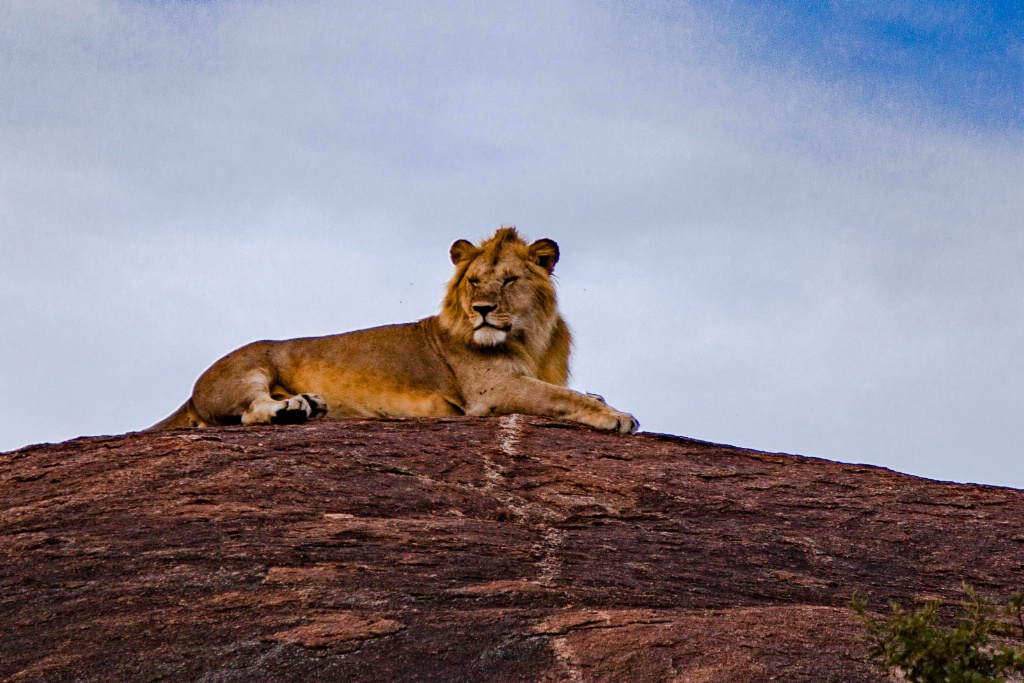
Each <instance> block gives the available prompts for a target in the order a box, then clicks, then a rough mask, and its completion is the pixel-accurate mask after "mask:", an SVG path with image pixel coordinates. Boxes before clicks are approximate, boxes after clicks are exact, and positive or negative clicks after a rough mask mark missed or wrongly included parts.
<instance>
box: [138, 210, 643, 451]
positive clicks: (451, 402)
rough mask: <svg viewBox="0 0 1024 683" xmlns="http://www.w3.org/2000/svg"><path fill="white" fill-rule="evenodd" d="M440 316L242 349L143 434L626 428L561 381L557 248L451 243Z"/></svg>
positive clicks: (632, 425)
mask: <svg viewBox="0 0 1024 683" xmlns="http://www.w3.org/2000/svg"><path fill="white" fill-rule="evenodd" d="M451 256H452V261H453V262H454V264H455V266H456V272H455V276H454V277H453V279H452V281H451V283H450V284H449V288H448V293H447V295H446V297H445V301H444V305H443V309H442V312H441V314H440V315H438V316H433V317H430V318H425V319H423V320H420V321H419V322H415V323H406V324H401V325H387V326H384V327H375V328H372V329H368V330H359V331H357V332H348V333H346V334H338V335H331V336H327V337H309V338H304V339H291V340H287V341H260V342H254V343H252V344H248V345H246V346H243V347H242V348H240V349H238V350H236V351H233V352H231V353H229V354H228V355H227V356H225V357H224V358H221V359H220V360H219V361H217V362H216V363H214V364H213V366H211V367H210V369H208V370H207V371H206V372H204V373H203V374H202V376H200V378H199V380H198V381H197V382H196V385H195V388H194V389H193V392H192V396H191V398H189V400H188V401H187V402H186V403H185V404H184V405H183V406H182V407H181V408H180V409H178V411H177V412H175V413H174V414H173V415H171V416H170V417H168V418H167V419H165V420H163V421H162V422H160V423H158V424H156V425H154V426H153V427H151V428H150V429H154V430H157V429H173V428H178V427H206V426H214V425H223V424H238V423H243V424H261V423H263V424H265V423H290V422H303V421H305V420H306V419H308V418H311V417H320V416H322V415H326V416H327V417H331V418H345V417H440V416H446V415H474V416H486V415H507V414H511V413H524V414H532V415H545V416H548V417H555V418H559V419H566V420H572V421H574V422H580V423H583V424H587V425H590V426H593V427H597V428H598V429H608V430H617V431H623V432H632V431H635V430H636V428H637V423H636V420H635V419H634V418H632V417H631V416H630V415H627V414H626V413H621V412H619V411H617V410H613V409H612V408H610V407H608V406H607V405H605V403H604V402H603V401H601V400H599V399H597V398H594V397H592V396H588V395H585V394H581V393H579V392H575V391H572V390H571V389H568V388H566V386H565V384H566V382H567V381H568V377H569V351H570V346H571V338H570V335H569V329H568V327H567V326H566V325H565V322H564V321H563V320H562V318H561V316H560V315H559V314H558V310H557V307H556V302H555V294H554V287H553V286H552V283H551V270H552V269H553V268H554V264H555V262H556V261H557V260H558V247H557V245H555V243H554V242H552V241H551V240H539V241H537V242H535V243H533V244H532V245H527V244H526V243H525V242H524V241H523V240H522V239H521V238H520V237H519V236H518V234H516V232H515V230H514V229H511V228H502V229H501V230H499V231H498V232H497V233H496V234H495V235H494V236H493V237H492V238H491V239H489V240H487V241H486V242H484V243H483V244H482V245H480V246H479V247H476V246H473V245H472V244H470V243H469V242H466V241H464V240H459V241H458V242H456V243H455V244H453V245H452V249H451Z"/></svg>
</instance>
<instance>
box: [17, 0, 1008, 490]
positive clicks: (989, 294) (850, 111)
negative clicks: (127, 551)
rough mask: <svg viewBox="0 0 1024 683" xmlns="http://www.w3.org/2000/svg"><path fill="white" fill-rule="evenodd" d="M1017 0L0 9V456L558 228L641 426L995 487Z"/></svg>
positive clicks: (106, 428)
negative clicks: (519, 237) (252, 347)
mask: <svg viewBox="0 0 1024 683" xmlns="http://www.w3.org/2000/svg"><path fill="white" fill-rule="evenodd" d="M1022 143H1024V9H1021V8H1020V7H1017V6H1016V5H1015V4H1012V3H982V2H973V1H971V2H967V1H952V0H950V1H946V0H937V1H935V2H927V3H926V2H919V1H916V0H874V1H872V2H868V1H867V0H863V1H862V0H851V1H849V2H843V3H838V2H826V3H811V2H804V1H803V0H799V1H798V0H792V1H789V2H783V1H781V0H728V1H725V2H722V1H720V0H716V1H714V2H713V1H711V0H680V1H678V2H639V1H631V2H610V1H609V2H599V1H594V2H582V1H575V0H565V1H563V2H558V3H551V2H530V1H525V2H519V3H476V2H432V3H421V2H401V1H396V2H389V3H371V2H350V3H336V2H330V1H313V0H290V1H289V2H283V1H280V2H269V1H267V2H260V1H253V2H241V1H230V2H229V1H213V2H195V1H190V2H186V1H184V0H180V1H175V0H166V1H163V2H141V1H135V2H128V1H116V0H76V1H75V2H60V3H40V2H37V1H36V0H7V1H5V2H4V3H2V4H0V357H2V358H4V359H5V360H4V364H3V366H2V367H3V368H4V380H5V385H6V386H5V391H4V392H3V398H2V399H0V401H2V403H0V450H8V449H14V448H18V447H21V446H24V445H26V444H30V443H37V442H56V441H61V440H64V439H69V438H73V437H76V436H80V435H96V434H117V433H123V432H126V431H132V430H137V429H141V428H144V427H147V426H149V425H151V424H153V423H155V422H157V421H158V420H160V419H162V418H163V417H165V416H166V415H168V414H169V413H170V412H172V411H173V410H174V409H176V408H177V406H179V405H180V404H181V403H182V402H183V401H184V400H185V398H187V396H188V395H189V392H190V390H191V387H192V384H193V382H194V381H195V379H196V378H197V377H198V376H199V374H200V373H201V372H202V371H203V370H204V369H205V368H206V367H208V366H209V365H210V364H211V363H212V362H213V361H214V360H216V359H217V358H219V357H220V356H222V355H224V354H225V353H226V352H228V351H230V350H231V349H233V348H237V347H238V346H241V345H243V344H245V343H247V342H249V341H253V340H256V339H283V338H290V337H297V336H307V335H319V334H330V333H336V332H342V331H347V330H353V329H359V328H364V327H369V326H374V325H381V324H387V323H394V322H402V321H410V320H415V319H419V318H422V317H425V316H428V315H432V314H434V313H435V312H436V311H437V309H438V304H439V302H440V299H441V297H442V294H443V291H444V285H445V283H446V281H447V279H448V278H449V276H450V272H451V264H450V262H449V260H448V253H447V252H448V247H449V245H450V244H451V243H452V242H453V241H455V240H456V239H460V238H467V239H471V240H479V239H481V238H484V237H486V236H487V235H489V234H490V233H491V232H493V230H494V229H496V228H497V227H499V226H501V225H516V226H517V227H518V228H519V229H520V231H521V232H523V233H524V234H526V235H527V236H529V237H530V238H533V239H536V238H540V237H548V238H551V239H554V240H556V241H557V242H558V243H559V245H560V247H561V254H562V256H561V260H560V262H559V263H558V265H557V267H556V270H555V273H556V275H557V278H558V288H559V295H560V304H561V309H562V313H563V315H564V317H565V318H566V320H567V321H568V322H569V325H570V326H571V328H572V329H573V332H574V335H575V344H576V346H575V353H574V357H573V379H572V386H573V387H575V388H578V389H581V390H584V391H590V392H596V393H600V394H602V395H603V396H605V397H606V399H607V400H608V402H609V403H610V404H611V405H613V406H615V407H617V408H620V409H622V410H626V411H628V412H631V413H633V414H634V415H636V416H637V417H638V418H639V420H640V422H641V425H642V428H643V429H644V430H648V431H657V432H666V433H671V434H678V435H683V436H689V437H693V438H697V439H703V440H707V441H714V442H719V443H728V444H734V445H738V446H743V447H748V448H753V449H757V450H766V451H781V452H788V453H799V454H803V455H811V456H817V457H824V458H829V459H833V460H841V461H846V462H858V463H871V464H876V465H881V466H884V467H889V468H892V469H895V470H899V471H903V472H909V473H912V474H918V475H922V476H927V477H931V478H936V479H943V480H953V481H969V482H981V483H992V484H999V485H1005V486H1014V487H1024V452H1022V451H1024V446H1022V444H1024V419H1022V418H1024V381H1022V380H1024V354H1022V353H1021V349H1022V348H1024V230H1022V228H1024V225H1022V216H1024V144H1022Z"/></svg>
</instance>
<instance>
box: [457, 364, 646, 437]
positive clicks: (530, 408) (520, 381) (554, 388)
mask: <svg viewBox="0 0 1024 683" xmlns="http://www.w3.org/2000/svg"><path fill="white" fill-rule="evenodd" d="M509 413H525V414H527V415H543V416H545V417H554V418H558V419H561V420H571V421H573V422H579V423H581V424H585V425H590V426H591V427H595V428H597V429H605V430H608V431H614V432H623V433H625V434H632V433H633V432H635V431H636V430H637V429H639V428H640V423H639V422H638V421H637V419H636V418H635V417H633V416H632V415H630V414H629V413H623V412H621V411H618V410H615V409H614V408H612V407H611V406H609V405H608V404H606V403H605V402H604V399H603V398H601V397H600V396H598V397H593V396H591V395H588V394H581V393H579V392H577V391H573V390H572V389H567V388H566V387H561V386H558V385H555V384H549V383H548V382H543V381H541V380H537V379H533V378H530V377H522V376H519V377H515V378H514V379H512V378H510V380H509V381H508V382H507V383H505V384H504V385H502V386H501V388H500V389H490V390H484V391H481V392H479V393H478V394H477V398H476V399H475V400H474V401H473V403H472V405H470V406H468V409H467V410H466V414H467V415H507V414H509Z"/></svg>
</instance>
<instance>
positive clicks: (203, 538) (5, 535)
mask: <svg viewBox="0 0 1024 683" xmlns="http://www.w3.org/2000/svg"><path fill="white" fill-rule="evenodd" d="M0 558H2V562H0V679H3V680H5V681H48V682H50V681H101V680H103V681H107V680H110V681H148V680H155V679H163V680H174V681H199V680H202V681H210V682H214V681H217V682H220V681H225V682H226V681H240V682H241V681H444V682H448V681H473V682H477V681H499V682H500V681H678V682H687V683H695V682H698V681H708V682H711V681H714V682H721V681H751V682H753V681H757V682H761V681H770V680H779V681H787V682H797V681H808V682H812V681H813V682H815V683H820V682H823V681H836V682H839V681H851V682H852V681H856V682H858V683H861V682H863V681H883V680H888V679H887V678H886V677H885V676H883V675H881V674H880V673H879V672H878V671H877V670H876V669H875V668H874V667H873V666H872V665H871V664H870V663H869V662H868V661H867V657H866V647H865V645H864V643H863V641H862V635H863V629H862V627H861V625H860V624H859V623H858V622H857V621H856V620H855V619H854V618H853V615H852V613H851V611H850V609H849V608H848V605H849V601H850V597H851V596H852V594H853V592H854V591H855V590H859V591H861V592H862V593H865V594H867V595H869V596H870V597H871V598H872V600H873V604H874V605H875V606H876V607H879V608H881V607H882V606H883V605H884V603H885V601H886V600H888V599H897V600H901V601H903V602H905V603H907V602H912V601H915V600H918V599H921V598H924V597H930V596H943V597H947V598H950V599H958V598H959V597H960V596H961V584H962V583H963V582H967V583H969V584H971V585H973V586H975V587H977V588H978V589H979V591H980V592H981V593H982V594H988V595H992V596H994V597H997V598H1000V599H1005V597H1007V596H1008V594H1009V593H1010V592H1011V591H1017V590H1020V588H1021V586H1020V576H1021V571H1022V569H1024V492H1021V491H1017V490H1013V489H1004V488H997V487H991V486H974V485H960V484H948V483H941V482H935V481H929V480H925V479H920V478H916V477H910V476H906V475H902V474H897V473H895V472H891V471H888V470H884V469H880V468H876V467H868V466H862V465H844V464H838V463H833V462H828V461H825V460H817V459H812V458H803V457H798V456H790V455H780V454H771V453H760V452H756V451H749V450H742V449H737V448H732V447H728V446H721V445H715V444H709V443H704V442H700V441H693V440H689V439H683V438H676V437H669V436H663V435H657V434H640V435H636V436H622V435H617V434H604V433H599V432H595V431H591V430H588V429H585V428H581V427H576V426H572V425H568V424H563V423H558V422H554V421H550V420H544V419H540V418H533V417H523V416H512V417H506V418H500V419H472V418H459V419H437V420H430V419H424V420H401V421H361V420H351V421H319V422H314V423H311V424H308V425H303V426H278V427H222V428H215V429H205V430H197V431H177V432H162V433H153V434H129V435H126V436H121V437H102V438H84V439H76V440H74V441H69V442H67V443H62V444H55V445H45V446H34V447H30V448H25V449H22V450H19V451H15V452H12V453H5V454H0Z"/></svg>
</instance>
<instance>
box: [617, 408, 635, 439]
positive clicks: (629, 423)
mask: <svg viewBox="0 0 1024 683" xmlns="http://www.w3.org/2000/svg"><path fill="white" fill-rule="evenodd" d="M616 416H617V417H618V422H619V424H618V426H617V427H616V428H615V431H617V432H620V433H622V434H634V433H636V430H638V429H640V421H639V420H637V419H636V418H635V417H633V416H632V415H630V414H629V413H616Z"/></svg>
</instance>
